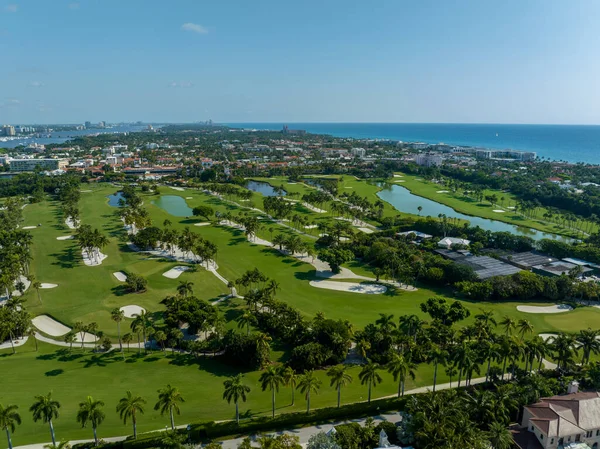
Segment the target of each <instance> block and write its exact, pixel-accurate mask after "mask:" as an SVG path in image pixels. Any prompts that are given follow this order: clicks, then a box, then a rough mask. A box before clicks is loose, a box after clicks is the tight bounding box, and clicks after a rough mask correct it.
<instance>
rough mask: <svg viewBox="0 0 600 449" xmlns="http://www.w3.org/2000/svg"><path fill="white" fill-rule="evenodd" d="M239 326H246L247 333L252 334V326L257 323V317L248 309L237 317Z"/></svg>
mask: <svg viewBox="0 0 600 449" xmlns="http://www.w3.org/2000/svg"><path fill="white" fill-rule="evenodd" d="M237 323H238V327H239V328H243V327H245V328H246V335H250V326H252V325H254V324H256V317H255V316H254V315H253V314H252V312H250V311H246V312H244V313H243V314H241V315H240V316H239V318H238V319H237Z"/></svg>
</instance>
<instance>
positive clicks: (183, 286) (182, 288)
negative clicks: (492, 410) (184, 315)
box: [177, 281, 194, 298]
mask: <svg viewBox="0 0 600 449" xmlns="http://www.w3.org/2000/svg"><path fill="white" fill-rule="evenodd" d="M193 286H194V283H193V282H190V281H179V285H178V286H177V293H178V294H179V295H180V296H182V297H183V298H187V297H188V296H191V295H193V294H194V289H193Z"/></svg>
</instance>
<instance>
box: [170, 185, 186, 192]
mask: <svg viewBox="0 0 600 449" xmlns="http://www.w3.org/2000/svg"><path fill="white" fill-rule="evenodd" d="M170 187H171V188H172V189H173V190H177V191H178V192H183V190H184V189H183V188H182V187H175V186H170Z"/></svg>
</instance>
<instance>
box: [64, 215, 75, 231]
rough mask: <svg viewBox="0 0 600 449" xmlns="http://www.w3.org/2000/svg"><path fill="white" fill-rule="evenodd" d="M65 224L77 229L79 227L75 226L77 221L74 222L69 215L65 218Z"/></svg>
mask: <svg viewBox="0 0 600 449" xmlns="http://www.w3.org/2000/svg"><path fill="white" fill-rule="evenodd" d="M65 224H66V225H67V226H68V227H69V229H75V228H76V227H77V226H75V223H74V222H73V220H72V219H71V217H69V218H67V219H66V220H65Z"/></svg>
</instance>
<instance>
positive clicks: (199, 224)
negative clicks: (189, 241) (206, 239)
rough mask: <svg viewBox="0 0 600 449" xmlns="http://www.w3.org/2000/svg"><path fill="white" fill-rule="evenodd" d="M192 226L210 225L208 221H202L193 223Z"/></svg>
mask: <svg viewBox="0 0 600 449" xmlns="http://www.w3.org/2000/svg"><path fill="white" fill-rule="evenodd" d="M194 226H210V221H203V222H202V223H194Z"/></svg>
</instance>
